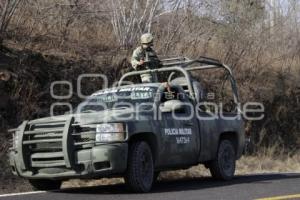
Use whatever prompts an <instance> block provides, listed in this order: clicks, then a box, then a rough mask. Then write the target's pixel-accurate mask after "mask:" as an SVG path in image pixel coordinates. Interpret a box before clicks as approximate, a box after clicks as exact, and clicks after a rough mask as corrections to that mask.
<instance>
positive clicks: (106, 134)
mask: <svg viewBox="0 0 300 200" xmlns="http://www.w3.org/2000/svg"><path fill="white" fill-rule="evenodd" d="M124 139H125V129H124V125H123V124H122V123H108V124H98V125H97V126H96V142H118V141H124Z"/></svg>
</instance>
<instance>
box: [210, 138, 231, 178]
mask: <svg viewBox="0 0 300 200" xmlns="http://www.w3.org/2000/svg"><path fill="white" fill-rule="evenodd" d="M235 165H236V154H235V150H234V146H233V144H232V142H231V141H230V140H222V141H221V142H220V145H219V148H218V153H217V156H216V158H215V159H214V160H213V161H211V163H209V170H210V173H211V175H212V177H213V178H215V179H219V180H226V181H227V180H231V179H232V178H233V176H234V172H235Z"/></svg>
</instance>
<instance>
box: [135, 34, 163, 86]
mask: <svg viewBox="0 0 300 200" xmlns="http://www.w3.org/2000/svg"><path fill="white" fill-rule="evenodd" d="M152 47H153V35H152V34H151V33H146V34H143V35H142V36H141V46H139V47H137V48H136V49H135V50H134V52H133V54H132V58H131V64H132V67H133V68H134V69H135V70H146V69H155V68H158V67H159V66H160V61H159V59H158V57H157V55H156V52H155V51H154V50H153V48H152ZM141 79H142V82H143V83H151V82H156V81H157V78H156V77H154V75H153V74H150V73H149V74H148V73H147V74H141Z"/></svg>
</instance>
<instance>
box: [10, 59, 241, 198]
mask: <svg viewBox="0 0 300 200" xmlns="http://www.w3.org/2000/svg"><path fill="white" fill-rule="evenodd" d="M209 69H222V70H224V71H225V72H226V74H227V77H229V80H230V83H231V88H232V95H233V100H232V101H233V104H234V105H236V109H235V110H234V111H233V112H231V113H223V114H222V116H230V118H226V119H224V117H220V116H221V115H220V114H219V113H218V112H217V113H216V112H212V111H211V110H210V108H209V106H208V105H205V98H203V96H205V95H203V93H204V89H203V85H202V84H201V82H199V81H196V80H195V79H194V78H192V77H191V73H192V72H195V71H197V72H200V71H201V72H202V71H203V70H204V71H205V70H209ZM145 73H151V74H154V75H158V74H164V75H163V76H165V77H166V76H167V77H168V78H167V81H165V82H155V83H134V84H129V81H128V80H129V79H130V78H132V77H134V76H140V75H141V74H145ZM237 105H239V98H238V92H237V87H236V81H235V79H234V77H233V74H232V71H231V69H230V68H229V67H228V66H226V65H224V64H222V63H220V62H219V61H217V60H214V59H208V58H204V57H203V58H199V59H197V60H189V59H186V58H184V59H181V58H180V59H179V58H174V59H166V60H163V62H162V67H161V68H158V69H148V70H143V71H133V72H128V73H126V74H124V75H123V76H122V78H121V79H120V80H119V82H118V85H117V86H116V87H113V88H108V89H103V90H100V91H97V92H95V93H94V94H92V95H91V96H90V97H89V98H87V99H86V100H85V101H84V102H83V103H81V104H80V105H79V106H78V107H77V109H76V110H75V111H74V112H73V113H71V114H65V115H60V116H51V117H46V118H40V119H35V120H30V121H24V122H23V123H22V124H21V125H20V126H19V127H17V128H16V129H12V130H10V132H12V134H13V142H12V147H11V150H10V156H9V158H10V159H9V160H10V166H11V169H12V172H13V174H15V175H17V176H21V177H23V178H26V179H28V180H29V182H30V184H31V185H32V186H33V187H34V188H36V189H38V190H55V189H59V188H60V186H61V183H62V181H65V180H68V179H72V178H77V179H78V178H79V179H97V178H103V177H124V179H125V183H126V184H127V185H128V187H129V189H131V191H133V192H149V191H150V190H151V187H152V185H153V183H154V182H155V180H156V178H157V176H158V174H159V173H160V172H161V171H166V170H174V169H187V168H189V167H191V166H194V165H198V164H204V165H205V166H206V167H207V168H209V170H210V172H211V174H212V176H213V177H214V178H216V179H221V180H230V179H232V178H233V176H234V172H235V163H236V160H237V159H239V158H240V157H241V155H242V152H243V149H244V145H245V135H244V122H243V118H242V116H241V112H240V110H239V108H238V106H237ZM212 116H213V117H212Z"/></svg>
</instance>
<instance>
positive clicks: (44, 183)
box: [29, 179, 62, 190]
mask: <svg viewBox="0 0 300 200" xmlns="http://www.w3.org/2000/svg"><path fill="white" fill-rule="evenodd" d="M29 183H30V184H31V185H32V187H33V189H34V190H59V189H60V186H61V184H62V181H60V180H47V179H30V180H29Z"/></svg>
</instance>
